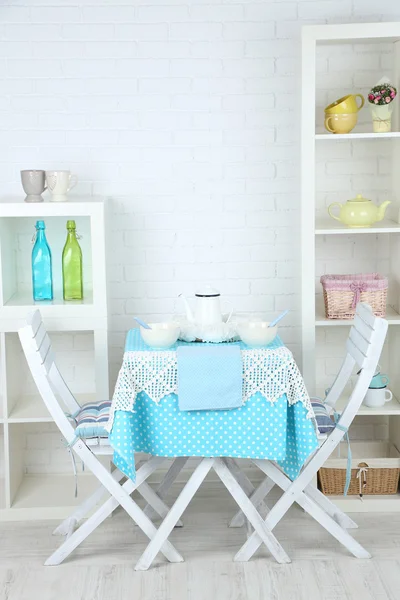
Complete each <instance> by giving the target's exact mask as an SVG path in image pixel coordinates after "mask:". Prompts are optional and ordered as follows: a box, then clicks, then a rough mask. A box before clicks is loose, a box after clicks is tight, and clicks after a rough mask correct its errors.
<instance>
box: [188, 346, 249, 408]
mask: <svg viewBox="0 0 400 600" xmlns="http://www.w3.org/2000/svg"><path fill="white" fill-rule="evenodd" d="M177 360H178V401H179V409H180V410H226V409H230V408H239V407H240V406H242V404H243V399H242V385H243V375H242V371H243V367H242V357H241V353H240V346H239V344H232V345H229V346H228V345H224V346H215V345H199V346H186V347H185V346H179V347H178V349H177Z"/></svg>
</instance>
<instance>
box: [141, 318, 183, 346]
mask: <svg viewBox="0 0 400 600" xmlns="http://www.w3.org/2000/svg"><path fill="white" fill-rule="evenodd" d="M149 325H150V327H151V329H145V328H144V327H140V335H141V336H142V339H143V341H144V343H145V344H147V345H148V346H150V347H151V348H156V349H157V348H160V349H161V348H170V347H171V346H173V345H174V344H175V342H176V340H177V339H178V337H179V334H180V331H181V328H180V326H179V325H178V323H175V322H173V321H172V322H169V323H149Z"/></svg>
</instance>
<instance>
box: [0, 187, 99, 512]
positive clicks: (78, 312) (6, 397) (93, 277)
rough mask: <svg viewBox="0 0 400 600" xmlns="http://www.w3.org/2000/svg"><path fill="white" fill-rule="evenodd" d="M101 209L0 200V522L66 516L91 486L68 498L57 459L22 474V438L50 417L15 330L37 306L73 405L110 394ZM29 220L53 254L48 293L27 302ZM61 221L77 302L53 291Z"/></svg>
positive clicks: (71, 487)
mask: <svg viewBox="0 0 400 600" xmlns="http://www.w3.org/2000/svg"><path fill="white" fill-rule="evenodd" d="M105 211H106V206H105V202H104V199H102V198H99V197H84V198H81V197H71V198H69V200H68V202H60V203H58V202H50V201H45V202H42V203H34V204H28V203H25V202H23V198H22V197H20V198H2V199H0V373H1V378H0V403H1V408H0V417H1V418H0V423H1V433H2V434H4V435H3V436H2V440H3V441H2V448H0V460H1V461H2V463H3V464H2V465H1V469H0V472H1V474H2V477H3V479H2V480H1V481H0V520H4V519H5V520H13V519H17V520H18V519H23V520H26V519H44V518H45V519H53V518H54V519H55V518H63V517H66V516H67V515H68V514H69V513H70V512H71V510H72V507H73V506H75V505H76V504H78V503H80V502H81V501H82V497H84V496H85V495H87V494H88V493H89V492H90V491H91V490H92V489H93V487H94V486H96V480H94V478H92V477H88V476H85V475H84V476H80V477H79V498H77V499H75V498H74V491H75V483H74V478H73V476H69V475H64V474H61V473H59V474H57V464H52V469H53V471H55V475H53V474H48V475H47V474H43V475H37V476H36V475H35V476H34V475H30V474H29V475H28V474H27V470H28V469H29V462H28V460H29V458H28V455H27V452H29V446H28V447H27V446H26V443H27V439H29V438H28V437H27V436H28V435H29V434H30V432H34V435H36V436H40V435H41V430H42V429H43V431H46V430H48V429H49V426H48V425H43V428H41V426H40V424H41V423H43V424H47V423H52V422H53V420H52V418H51V417H50V415H49V413H48V412H47V409H46V407H45V405H44V402H43V400H42V398H41V397H40V396H39V394H38V393H37V391H36V386H34V384H33V382H32V378H31V376H30V374H29V371H28V367H27V365H26V361H25V357H24V356H23V353H22V349H21V345H20V342H19V339H18V336H17V331H18V329H19V328H20V327H21V326H22V325H24V323H25V321H26V315H27V313H28V312H30V311H32V310H34V309H36V308H38V309H39V310H40V311H41V313H42V315H43V320H44V323H45V326H46V328H47V329H48V331H49V332H50V336H52V333H53V332H57V336H58V341H59V346H58V348H59V362H60V361H61V363H62V366H61V372H62V374H63V375H64V376H65V377H66V380H67V382H69V383H72V384H73V385H74V386H75V388H76V391H77V392H78V393H77V394H76V397H77V400H78V402H79V403H80V404H84V403H85V402H89V401H93V400H95V399H97V400H104V399H108V398H109V397H110V390H109V379H108V368H109V363H108V340H107V336H108V314H107V287H106V272H105V265H106V254H105ZM37 219H44V220H45V223H46V226H47V233H48V236H47V237H48V240H49V244H50V247H51V250H52V256H53V284H54V291H55V294H54V300H53V301H49V302H47V301H43V302H34V301H33V298H32V290H31V251H32V246H31V238H32V233H33V231H34V225H35V221H36V220H37ZM69 219H76V223H77V229H78V232H79V233H80V234H81V235H82V238H81V247H82V253H83V273H84V299H83V300H73V301H68V302H66V301H64V300H63V297H62V292H61V291H60V290H62V274H61V255H62V249H63V247H64V243H65V239H66V235H67V233H66V228H65V225H66V221H67V220H69ZM77 331H82V332H83V331H85V332H89V333H90V335H89V337H90V338H91V339H93V342H92V341H91V340H90V344H89V346H90V347H86V346H83V347H80V346H79V341H80V338H82V336H79V335H78V336H76V337H75V332H77ZM58 332H60V333H58ZM64 334H65V335H66V337H65V340H66V342H67V345H66V346H65V347H64V345H63V336H64ZM83 338H84V339H86V337H85V336H83ZM75 341H76V346H75ZM57 354H58V352H57V351H56V355H57ZM64 367H65V373H63V368H64ZM79 390H80V391H81V392H82V393H81V394H79ZM87 391H90V392H92V391H93V393H86V392H87ZM35 424H36V425H35ZM60 435H61V434H60ZM43 439H44V442H43V443H44V447H43V448H42V447H41V449H42V451H43V452H48V453H49V456H50V453H51V442H50V441H49V436H47V437H46V436H43ZM46 445H48V447H46ZM34 470H35V471H40V465H38V466H36V465H34ZM43 470H45V467H43ZM71 470H72V469H71ZM60 471H62V469H61V467H60Z"/></svg>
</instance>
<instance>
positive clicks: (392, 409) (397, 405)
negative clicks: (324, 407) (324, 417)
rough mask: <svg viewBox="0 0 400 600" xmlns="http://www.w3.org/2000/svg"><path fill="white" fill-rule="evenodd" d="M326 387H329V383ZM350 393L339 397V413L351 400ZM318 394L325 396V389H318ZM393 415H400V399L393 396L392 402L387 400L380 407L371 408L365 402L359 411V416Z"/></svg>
mask: <svg viewBox="0 0 400 600" xmlns="http://www.w3.org/2000/svg"><path fill="white" fill-rule="evenodd" d="M326 387H329V386H328V385H327V386H326ZM350 393H351V392H348V393H346V392H345V393H344V394H342V396H341V398H339V400H338V403H337V405H336V411H337V412H338V413H342V411H343V410H344V408H345V407H346V405H347V403H348V401H349V397H350ZM317 396H319V397H320V398H324V396H325V392H324V390H318V391H317ZM391 415H398V416H399V415H400V402H399V400H398V399H397V398H396V397H395V396H393V398H392V400H391V401H390V402H386V404H384V405H383V406H380V407H379V408H369V407H368V406H365V405H364V404H361V406H360V408H359V410H358V412H357V417H371V416H375V417H376V416H391Z"/></svg>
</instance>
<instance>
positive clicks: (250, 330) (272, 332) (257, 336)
mask: <svg viewBox="0 0 400 600" xmlns="http://www.w3.org/2000/svg"><path fill="white" fill-rule="evenodd" d="M268 325H269V322H268V321H245V322H243V323H238V324H237V332H238V334H239V336H240V339H241V340H242V341H243V342H244V343H245V344H247V346H252V347H253V348H261V347H263V346H268V344H270V343H271V342H272V340H273V339H274V338H275V337H276V334H277V332H278V326H277V325H275V327H268Z"/></svg>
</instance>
